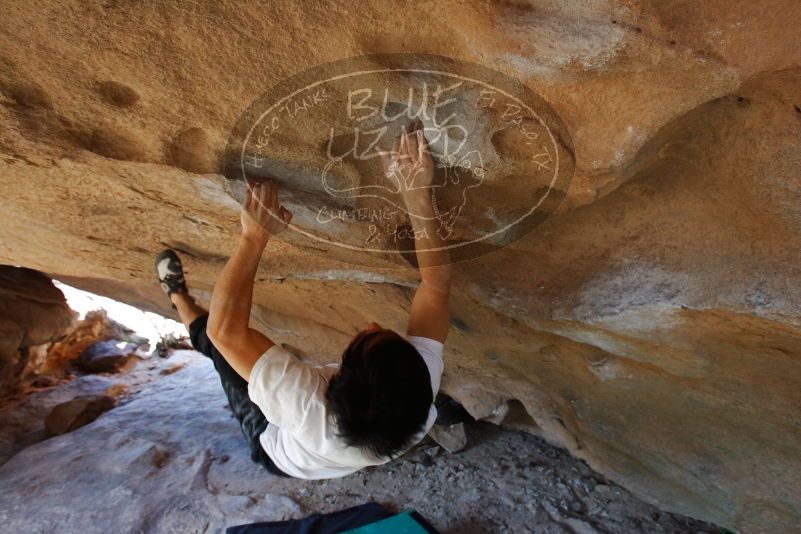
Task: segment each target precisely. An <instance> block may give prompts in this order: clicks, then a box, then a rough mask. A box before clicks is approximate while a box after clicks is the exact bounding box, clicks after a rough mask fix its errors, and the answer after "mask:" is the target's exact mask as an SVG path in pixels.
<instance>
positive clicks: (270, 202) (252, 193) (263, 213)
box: [241, 181, 292, 244]
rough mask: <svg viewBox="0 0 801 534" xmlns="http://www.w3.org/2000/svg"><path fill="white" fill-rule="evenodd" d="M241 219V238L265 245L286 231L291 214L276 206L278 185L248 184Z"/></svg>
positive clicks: (269, 183)
mask: <svg viewBox="0 0 801 534" xmlns="http://www.w3.org/2000/svg"><path fill="white" fill-rule="evenodd" d="M241 219H242V236H243V237H245V238H247V239H253V240H255V241H257V242H259V243H264V244H266V243H267V241H268V240H269V239H270V237H272V236H274V235H278V234H280V233H281V232H283V231H284V230H285V229H286V227H287V225H288V224H289V223H290V221H292V214H291V213H290V212H289V210H287V209H286V208H285V207H283V206H281V205H280V204H278V184H276V183H275V182H273V181H266V182H258V183H253V182H248V184H247V187H246V191H245V203H244V205H243V207H242V215H241Z"/></svg>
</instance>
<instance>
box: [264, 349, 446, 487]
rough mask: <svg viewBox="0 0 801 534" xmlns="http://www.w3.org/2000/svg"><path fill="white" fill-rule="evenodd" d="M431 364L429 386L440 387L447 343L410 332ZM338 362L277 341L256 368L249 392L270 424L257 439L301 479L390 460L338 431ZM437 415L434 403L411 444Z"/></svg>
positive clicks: (337, 474) (282, 466)
mask: <svg viewBox="0 0 801 534" xmlns="http://www.w3.org/2000/svg"><path fill="white" fill-rule="evenodd" d="M406 339H407V340H408V341H409V343H411V344H412V346H413V347H414V348H415V349H417V352H419V353H420V356H422V357H423V360H424V361H425V362H426V365H427V366H428V372H429V374H430V375H431V390H432V392H433V394H434V396H436V395H437V392H438V391H439V385H440V381H441V379H442V370H443V367H444V363H443V359H442V352H443V345H442V343H440V342H439V341H435V340H433V339H428V338H425V337H417V336H406ZM338 368H339V366H338V365H337V364H329V365H326V366H312V365H308V364H306V363H303V362H301V361H300V360H299V359H298V358H297V357H295V356H294V355H293V354H292V353H290V352H289V351H287V350H286V349H284V348H283V347H280V346H278V345H273V346H272V347H270V348H269V349H268V350H267V351H266V352H265V353H264V354H262V356H261V358H259V360H258V361H257V362H256V365H254V366H253V369H252V370H251V372H250V380H249V382H248V395H249V396H250V400H252V401H253V402H254V403H255V404H256V405H257V406H258V407H259V408H260V409H261V411H262V412H263V413H264V417H265V418H266V419H267V421H268V422H269V423H270V424H269V425H267V429H266V430H265V431H264V432H263V433H262V435H261V436H260V438H259V440H260V442H261V446H262V447H263V448H264V450H265V451H266V452H267V454H268V455H269V456H270V458H272V460H273V462H275V465H276V466H278V468H279V469H280V470H281V471H283V472H284V473H286V474H288V475H291V476H293V477H297V478H305V479H322V478H336V477H342V476H345V475H349V474H351V473H354V472H356V471H358V470H359V469H361V468H363V467H367V466H370V465H380V464H385V463H387V462H389V460H390V459H389V458H379V459H376V458H372V457H370V456H368V455H367V454H366V453H364V452H362V450H361V449H360V448H358V447H348V446H347V445H346V444H345V443H344V442H343V441H342V440H341V439H339V438H338V437H337V435H336V428H334V426H333V424H332V423H331V422H330V421H329V418H328V414H327V412H326V406H325V392H326V389H327V388H328V381H329V380H330V378H331V377H332V376H333V375H334V374H335V373H336V372H337V370H338ZM436 419H437V410H436V408H435V407H434V404H433V403H432V404H431V408H430V410H429V412H428V419H427V420H426V424H425V427H424V429H423V430H422V431H421V432H420V433H418V434H417V435H416V436H415V437H414V442H413V444H412V445H414V444H416V443H418V442H419V441H420V440H422V439H423V438H424V437H425V435H426V434H427V433H428V431H429V430H430V429H431V427H432V426H433V425H434V421H436Z"/></svg>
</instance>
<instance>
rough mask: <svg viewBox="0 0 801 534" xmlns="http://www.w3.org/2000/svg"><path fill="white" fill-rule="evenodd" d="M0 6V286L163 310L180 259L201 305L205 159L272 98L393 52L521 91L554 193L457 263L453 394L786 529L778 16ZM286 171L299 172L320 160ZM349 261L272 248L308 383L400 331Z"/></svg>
mask: <svg viewBox="0 0 801 534" xmlns="http://www.w3.org/2000/svg"><path fill="white" fill-rule="evenodd" d="M6 11H7V13H6V15H5V16H4V18H3V21H2V22H0V24H2V28H3V31H2V32H0V65H2V69H0V118H1V119H2V122H3V125H4V128H2V129H0V180H1V181H2V182H1V186H2V190H3V194H4V209H3V210H2V212H0V262H3V263H13V264H18V265H25V266H27V267H31V268H35V269H40V270H43V271H45V272H48V273H52V274H53V275H55V276H58V277H59V278H61V279H64V280H65V281H67V282H69V283H71V284H74V285H77V286H79V287H84V288H87V289H90V290H92V291H96V292H100V293H103V294H106V295H109V296H112V297H114V298H118V299H122V300H125V301H127V302H130V303H133V304H138V305H140V306H143V307H146V308H149V309H153V310H158V311H162V312H163V313H169V311H170V310H169V309H168V307H167V305H168V303H167V301H166V299H165V298H164V297H163V296H162V295H161V294H160V290H159V289H158V287H157V286H156V284H155V283H154V282H153V280H152V274H151V272H152V266H151V261H152V257H153V255H154V254H155V253H156V252H157V251H158V250H160V249H161V248H163V247H164V246H172V247H174V248H176V249H178V250H180V251H182V252H183V253H184V256H185V265H186V267H187V270H188V278H189V280H190V284H191V285H192V289H193V291H194V292H196V294H197V295H198V296H199V297H201V298H206V297H208V295H209V292H210V291H211V289H212V287H213V283H214V280H215V277H216V275H217V274H218V272H219V270H220V269H221V268H222V265H223V263H224V259H225V258H226V257H227V256H228V255H229V254H230V253H231V251H232V249H233V247H234V243H235V236H236V233H237V223H238V204H237V202H236V201H235V200H233V198H232V197H231V195H230V194H229V193H228V186H227V183H226V180H225V179H224V178H223V177H222V176H220V175H218V174H215V171H216V169H217V162H218V161H219V158H220V156H221V154H222V151H223V149H224V147H225V142H226V138H227V135H228V132H229V131H230V129H231V128H232V126H233V124H234V122H235V121H236V118H237V116H238V115H239V113H241V111H242V110H243V109H244V108H245V107H246V106H247V105H248V104H249V103H250V102H251V101H252V100H253V99H255V98H256V97H258V96H259V95H260V94H261V93H262V92H263V91H264V90H266V89H267V88H269V87H270V86H272V85H273V84H275V83H276V82H278V81H280V80H282V79H283V78H285V77H287V76H289V75H291V74H293V73H295V72H298V71H300V70H303V69H305V68H308V67H311V66H313V65H316V64H318V63H322V62H326V61H331V60H335V59H340V58H343V57H348V56H351V55H356V54H363V53H374V52H409V51H412V52H425V53H433V54H440V55H445V56H452V57H456V58H459V59H463V60H467V61H472V62H475V63H479V64H483V65H488V66H491V67H493V68H495V69H497V70H499V71H501V72H503V73H505V74H507V75H509V76H511V77H512V78H515V79H518V80H520V81H522V82H523V83H525V84H526V85H527V86H529V87H530V88H532V89H534V90H535V91H536V92H537V93H539V94H540V95H542V96H543V98H545V100H547V101H548V103H549V104H550V105H551V106H552V107H553V108H554V109H555V110H556V112H557V113H558V114H559V115H560V116H561V118H562V120H563V121H564V122H565V125H566V128H567V130H568V131H569V133H570V136H571V138H572V141H573V150H574V152H575V167H576V170H575V177H574V179H573V182H572V184H571V188H570V190H569V191H567V192H566V197H565V200H564V202H563V203H562V204H561V206H560V208H559V211H558V212H557V213H556V214H554V215H553V216H551V217H550V218H549V219H548V221H547V222H545V223H544V224H543V225H542V226H540V227H539V228H538V229H537V230H536V231H534V232H533V233H531V234H529V235H528V236H526V237H525V238H523V239H521V240H519V241H516V242H515V243H513V244H512V245H510V246H507V247H506V248H504V249H503V250H501V251H499V252H496V253H493V254H490V255H487V256H483V257H481V258H479V259H477V260H474V261H471V262H465V263H460V264H458V265H457V269H456V271H457V280H456V287H455V290H454V297H453V330H452V333H451V337H450V338H449V340H448V348H447V353H446V359H447V366H446V373H445V380H444V388H445V389H446V391H448V392H449V393H451V394H453V395H454V396H455V397H457V398H458V399H460V400H461V401H463V402H464V403H465V404H466V405H467V406H468V407H469V409H470V410H471V411H472V412H473V413H474V414H476V415H478V416H481V417H486V418H489V419H492V420H496V421H502V420H504V419H506V422H508V423H510V424H514V425H516V426H521V427H523V428H526V429H528V430H529V431H532V432H535V433H538V434H540V435H542V436H544V437H545V438H546V439H548V440H549V441H551V442H553V443H557V444H560V445H562V446H564V447H566V448H568V449H569V450H570V451H571V452H572V453H573V454H575V455H577V456H580V457H582V458H585V459H587V460H588V461H589V462H590V463H591V464H592V465H593V467H595V468H596V469H598V470H600V471H602V472H604V473H605V474H608V475H610V476H611V477H613V478H615V479H616V480H618V481H620V482H622V483H624V484H625V485H626V486H627V487H629V488H631V489H633V490H634V491H636V492H638V493H639V494H640V495H643V496H645V497H647V498H649V499H650V500H652V501H653V502H656V503H658V504H659V505H660V506H663V507H666V508H669V509H671V510H676V511H680V512H683V513H686V514H689V515H693V516H696V517H701V518H704V519H707V520H711V521H713V522H716V523H718V524H722V525H726V526H729V527H734V528H738V529H742V530H745V531H748V532H760V531H765V532H768V531H782V530H784V531H786V530H788V528H789V527H795V526H796V525H797V524H799V522H801V495H799V491H798V489H797V488H799V487H801V450H800V449H801V448H800V447H799V445H798V444H799V443H801V423H800V422H799V413H801V411H800V410H799V409H801V387H800V386H801V320H800V318H801V293H800V292H799V289H798V287H799V280H801V178H799V177H800V176H801V174H800V173H799V170H801V158H800V157H799V154H801V146H800V145H801V89H800V88H801V83H800V82H801V65H800V63H801V58H800V57H799V53H798V42H801V7H800V6H799V5H798V3H797V2H794V1H790V0H786V1H778V0H777V1H772V2H746V1H740V0H736V1H731V0H729V1H723V0H720V1H710V2H703V3H697V2H684V1H670V2H665V1H658V2H657V1H654V2H645V1H643V2H640V1H635V0H630V1H623V0H621V1H617V2H615V1H606V0H594V1H591V2H548V1H534V0H533V1H531V2H526V1H520V2H478V1H469V2H466V3H465V2H459V3H457V2H453V3H452V2H447V1H438V2H428V3H421V4H415V6H414V8H409V7H402V6H400V5H397V6H396V5H394V4H388V3H385V2H366V3H360V4H359V6H358V7H356V6H355V5H353V3H351V2H340V3H331V4H324V3H306V4H303V5H301V4H297V5H291V4H287V5H269V6H265V5H263V4H259V5H255V4H254V5H247V6H243V5H240V4H235V3H229V2H208V3H207V5H202V6H201V5H198V4H192V5H182V6H159V7H158V8H157V7H155V6H149V5H145V4H138V3H131V4H128V3H117V2H105V3H97V4H87V5H84V4H83V3H80V2H69V1H68V2H60V3H55V2H52V3H51V2H41V3H36V4H33V3H31V4H28V3H17V4H15V5H12V6H9V7H8V8H7V9H6ZM332 21H336V24H335V25H336V29H331V24H332ZM282 148H283V149H284V153H285V157H286V161H288V162H289V164H290V165H294V164H297V165H298V166H299V167H300V166H303V167H306V166H307V164H308V162H309V161H314V158H315V157H317V156H319V151H320V150H322V149H321V148H320V147H318V146H301V145H292V144H288V145H286V146H283V147H282ZM284 187H285V190H286V192H287V194H288V195H293V194H294V193H296V191H293V190H292V183H291V182H286V183H284ZM293 208H295V209H302V206H300V205H296V206H293ZM347 259H348V258H347V257H346V256H345V255H344V253H341V252H340V253H330V252H329V253H321V252H320V251H318V250H315V249H314V248H312V247H308V246H304V245H303V244H302V243H300V242H297V241H293V240H292V238H291V237H288V238H287V240H286V241H283V242H276V243H274V244H272V243H271V245H270V250H269V251H268V254H267V255H266V256H265V259H264V260H263V263H262V268H261V270H260V272H259V275H258V280H257V287H256V295H255V303H256V313H255V315H256V319H255V320H256V322H257V323H258V324H259V325H260V326H261V327H263V328H264V329H265V330H266V331H267V332H268V333H269V334H270V335H271V336H273V337H275V338H276V339H277V340H280V341H282V342H286V343H288V344H290V345H292V346H293V347H295V348H297V349H299V350H300V351H302V352H305V353H307V354H310V355H313V356H315V357H319V359H320V360H326V361H328V360H334V359H336V358H337V357H338V355H339V353H340V352H341V350H342V348H343V347H344V345H345V343H347V341H348V339H349V338H350V337H351V336H352V335H353V334H354V333H355V332H356V331H357V330H358V329H359V328H361V327H363V325H364V324H365V323H366V322H368V321H373V320H377V321H379V322H381V323H382V324H384V325H386V326H388V327H392V328H397V329H402V328H403V326H404V324H405V323H404V321H405V318H406V316H407V311H408V304H409V300H410V297H411V294H412V290H413V287H414V284H415V283H416V273H415V272H414V270H412V269H411V268H409V267H408V265H407V264H406V263H405V261H403V260H402V259H400V258H397V261H396V260H395V259H382V260H379V259H375V260H371V261H362V262H360V266H354V265H353V263H349V262H347V261H344V260H347Z"/></svg>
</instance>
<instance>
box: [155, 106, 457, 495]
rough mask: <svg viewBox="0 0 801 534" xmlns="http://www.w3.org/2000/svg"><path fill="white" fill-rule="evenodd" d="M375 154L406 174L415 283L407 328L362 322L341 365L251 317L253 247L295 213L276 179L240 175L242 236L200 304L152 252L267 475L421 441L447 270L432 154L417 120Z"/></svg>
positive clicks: (444, 327) (336, 470) (314, 475)
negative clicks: (296, 346) (318, 359)
mask: <svg viewBox="0 0 801 534" xmlns="http://www.w3.org/2000/svg"><path fill="white" fill-rule="evenodd" d="M381 155H382V158H383V159H384V165H385V169H386V171H387V173H388V174H387V176H388V177H390V176H391V175H392V173H396V172H401V173H402V175H403V176H404V177H405V179H406V181H405V182H404V180H400V179H399V180H398V183H406V184H407V185H409V184H411V183H413V184H414V186H413V187H403V188H402V191H401V192H402V195H403V200H404V202H405V203H406V205H407V207H410V210H409V211H410V212H412V209H411V208H413V212H414V213H416V214H422V217H411V219H412V220H411V223H412V226H413V229H414V230H415V235H416V236H417V238H416V241H415V247H416V251H417V260H418V267H419V270H420V277H421V282H420V284H419V286H418V288H417V290H416V292H415V294H414V297H413V299H412V303H411V309H410V312H409V320H408V325H407V327H406V333H405V335H402V334H400V333H397V332H395V331H393V330H390V329H388V328H383V327H381V326H380V325H379V324H377V323H374V322H373V323H370V324H368V325H367V327H366V328H365V329H364V330H362V331H361V332H359V333H358V334H357V335H356V336H355V337H354V338H353V339H352V340H351V341H350V343H349V344H348V346H347V347H346V348H345V350H344V352H343V354H342V359H341V362H340V363H339V364H338V365H337V364H329V365H326V366H313V365H309V364H307V363H304V362H302V361H300V360H299V359H298V358H297V357H296V356H294V355H293V354H292V353H290V352H289V351H287V350H286V349H284V348H283V347H282V346H281V345H278V344H276V343H275V342H274V341H273V340H271V339H270V338H268V337H267V336H265V335H264V334H263V333H261V332H259V331H258V330H255V329H253V328H250V327H249V326H248V321H249V318H250V312H251V303H252V298H253V284H254V278H255V276H256V271H257V270H258V267H259V262H260V259H261V257H262V254H263V252H264V251H265V248H266V247H267V246H268V244H269V242H270V241H271V240H272V239H273V238H275V236H277V235H279V234H280V233H281V232H282V231H283V230H284V229H285V228H286V227H287V225H288V224H289V222H290V221H291V218H292V214H291V213H290V212H289V211H288V210H287V209H286V208H285V207H284V206H282V205H280V204H279V201H278V186H277V185H276V184H275V183H274V182H270V181H266V182H262V183H249V184H248V185H247V188H246V196H245V201H244V206H243V209H242V213H241V225H242V233H241V237H240V239H239V244H238V246H237V248H236V251H235V252H234V254H233V256H232V257H231V258H230V259H229V261H228V263H227V264H226V266H225V268H224V269H223V271H222V273H221V274H220V277H219V279H218V280H217V283H216V285H215V287H214V292H213V294H212V298H211V305H210V307H209V311H208V312H207V311H206V310H205V309H203V308H202V307H201V306H200V305H199V304H198V303H197V302H196V301H195V300H194V299H193V298H192V297H191V296H190V295H189V292H188V290H187V286H186V280H185V278H184V273H183V267H182V265H181V260H180V259H179V257H178V256H177V254H176V253H175V252H174V251H172V250H165V251H164V252H162V253H161V254H160V255H159V256H158V257H157V258H156V271H157V275H158V279H159V282H160V283H161V286H162V288H163V289H164V291H165V292H166V293H167V294H168V295H169V297H170V299H171V301H172V303H173V305H174V306H175V308H176V309H177V311H178V314H179V316H180V318H181V321H182V322H183V323H184V324H185V325H186V327H187V329H188V331H189V334H190V338H191V341H192V346H193V347H194V348H195V349H196V350H198V351H199V352H201V353H203V354H204V355H206V356H207V357H209V358H210V359H211V360H212V362H213V364H214V367H215V369H216V370H217V372H218V374H219V376H220V381H221V382H222V387H223V389H224V391H225V393H226V395H227V397H228V402H229V404H230V406H231V409H232V411H233V414H234V416H235V417H236V419H237V420H238V421H239V423H240V426H241V429H242V432H243V433H244V435H245V438H246V439H247V440H248V443H249V445H250V449H251V459H252V460H253V461H255V462H258V463H260V464H261V465H263V466H264V467H265V468H266V469H267V470H268V471H270V472H271V473H274V474H276V475H282V476H291V477H297V478H303V479H323V478H333V477H341V476H345V475H348V474H350V473H354V472H356V471H358V470H359V469H361V468H364V467H367V466H371V465H379V464H384V463H387V462H389V461H390V460H392V459H394V458H397V457H398V456H400V455H401V454H403V453H404V452H405V451H407V450H409V449H410V448H411V447H412V446H413V445H415V444H416V443H418V442H419V441H420V440H422V438H423V437H424V436H425V435H426V433H427V432H428V431H429V430H430V429H431V427H432V425H433V424H434V423H435V420H436V418H437V409H436V407H435V404H434V399H435V396H436V395H437V392H438V390H439V386H440V379H441V376H442V371H443V366H444V363H443V358H442V355H443V343H444V342H445V338H446V337H447V335H448V326H449V304H448V301H449V295H450V286H451V272H452V269H451V266H450V261H449V259H450V258H449V257H448V252H447V249H445V248H444V247H443V246H442V245H443V244H444V242H443V241H442V238H441V237H440V236H439V235H438V233H437V231H436V225H433V224H432V221H434V222H436V218H435V217H434V209H433V206H432V199H431V193H430V191H429V189H430V186H431V181H432V178H433V162H432V160H431V155H430V153H429V150H428V144H427V141H426V138H425V135H424V133H423V129H422V124H420V123H419V122H417V123H415V124H414V125H413V126H412V127H411V128H410V131H407V130H406V128H404V130H403V133H402V134H401V135H400V136H399V137H398V138H397V139H396V140H395V143H394V147H393V149H392V150H391V151H387V152H384V153H382V154H381ZM410 172H411V173H412V175H413V177H414V180H411V181H409V180H408V177H409V176H410ZM396 176H397V175H396ZM310 305H314V304H313V303H310Z"/></svg>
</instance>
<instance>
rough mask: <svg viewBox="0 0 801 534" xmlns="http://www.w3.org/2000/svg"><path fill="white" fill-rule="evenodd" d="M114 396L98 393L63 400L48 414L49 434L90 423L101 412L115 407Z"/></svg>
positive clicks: (71, 429) (67, 430) (64, 431)
mask: <svg viewBox="0 0 801 534" xmlns="http://www.w3.org/2000/svg"><path fill="white" fill-rule="evenodd" d="M114 405H115V400H114V398H113V397H108V396H105V395H98V396H92V397H76V398H74V399H72V400H69V401H67V402H63V403H61V404H59V405H57V406H56V407H54V408H53V410H52V411H51V412H50V413H49V414H47V417H46V418H45V430H46V431H47V434H48V435H49V436H58V435H60V434H66V433H67V432H72V431H73V430H76V429H78V428H81V427H82V426H85V425H88V424H89V423H91V422H92V421H94V420H95V419H97V418H98V417H100V415H101V414H103V413H105V412H107V411H109V410H111V409H112V408H114Z"/></svg>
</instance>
